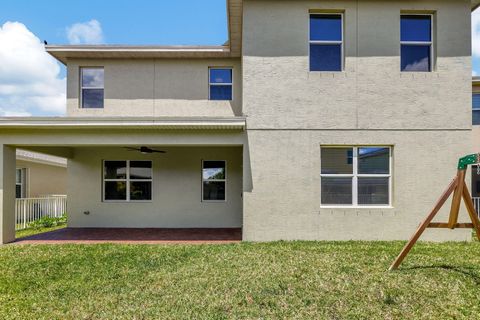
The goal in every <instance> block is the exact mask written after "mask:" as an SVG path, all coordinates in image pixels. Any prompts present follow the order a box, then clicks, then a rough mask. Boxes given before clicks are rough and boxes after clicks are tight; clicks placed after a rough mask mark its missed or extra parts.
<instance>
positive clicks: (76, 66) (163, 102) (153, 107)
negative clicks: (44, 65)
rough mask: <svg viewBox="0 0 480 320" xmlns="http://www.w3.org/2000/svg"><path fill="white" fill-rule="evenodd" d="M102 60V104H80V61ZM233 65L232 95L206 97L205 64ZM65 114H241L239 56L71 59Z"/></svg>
mask: <svg viewBox="0 0 480 320" xmlns="http://www.w3.org/2000/svg"><path fill="white" fill-rule="evenodd" d="M82 66H83V67H89V66H103V67H104V70H105V84H104V85H105V91H104V94H105V102H104V108H103V109H81V108H79V98H78V97H79V92H80V88H79V79H80V75H79V70H80V67H82ZM222 66H225V67H232V68H233V77H234V79H233V100H232V101H209V100H208V92H209V86H208V68H209V67H222ZM67 72H68V75H67V79H68V80H67V115H68V116H110V117H111V116H137V117H140V116H150V117H160V116H172V117H180V116H187V117H194V116H208V117H216V116H218V117H223V116H234V115H237V116H239V115H241V114H242V109H241V106H242V89H241V82H242V70H241V64H240V59H191V60H186V59H155V60H153V59H141V60H134V59H131V60H120V59H117V60H115V59H111V60H70V61H69V62H68V66H67Z"/></svg>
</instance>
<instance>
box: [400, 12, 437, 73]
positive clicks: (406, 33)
mask: <svg viewBox="0 0 480 320" xmlns="http://www.w3.org/2000/svg"><path fill="white" fill-rule="evenodd" d="M432 17H433V15H432V14H402V15H401V16H400V47H401V49H400V51H401V52H400V56H401V71H406V72H429V71H432V69H433V26H432V20H433V19H432Z"/></svg>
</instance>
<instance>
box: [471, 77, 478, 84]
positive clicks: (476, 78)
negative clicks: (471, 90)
mask: <svg viewBox="0 0 480 320" xmlns="http://www.w3.org/2000/svg"><path fill="white" fill-rule="evenodd" d="M472 83H473V84H474V85H480V77H472Z"/></svg>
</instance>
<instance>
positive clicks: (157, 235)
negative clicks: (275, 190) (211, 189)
mask: <svg viewBox="0 0 480 320" xmlns="http://www.w3.org/2000/svg"><path fill="white" fill-rule="evenodd" d="M241 240H242V229H240V228H224V229H223V228H222V229H153V228H145V229H144V228H65V229H59V230H55V231H50V232H46V233H41V234H36V235H32V236H28V237H24V238H20V239H16V240H15V242H13V244H67V243H73V244H95V243H121V244H225V243H236V242H240V241H241Z"/></svg>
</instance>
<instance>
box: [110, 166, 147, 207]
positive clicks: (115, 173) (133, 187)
mask: <svg viewBox="0 0 480 320" xmlns="http://www.w3.org/2000/svg"><path fill="white" fill-rule="evenodd" d="M152 175H153V172H152V161H146V160H105V161H104V162H103V200H104V201H150V200H152Z"/></svg>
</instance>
